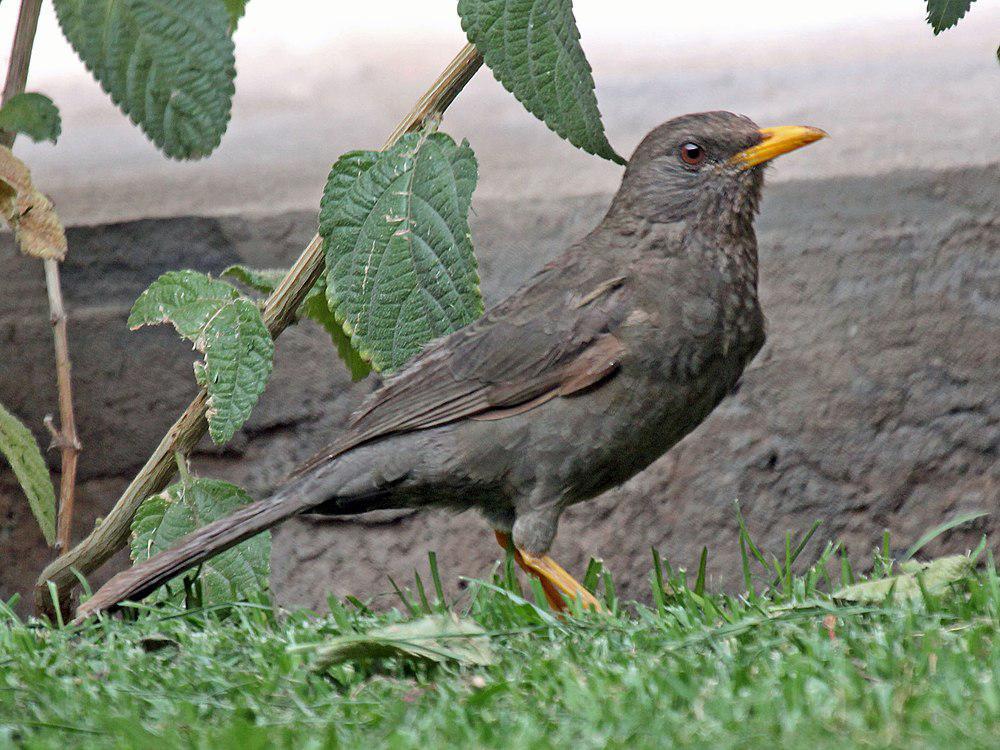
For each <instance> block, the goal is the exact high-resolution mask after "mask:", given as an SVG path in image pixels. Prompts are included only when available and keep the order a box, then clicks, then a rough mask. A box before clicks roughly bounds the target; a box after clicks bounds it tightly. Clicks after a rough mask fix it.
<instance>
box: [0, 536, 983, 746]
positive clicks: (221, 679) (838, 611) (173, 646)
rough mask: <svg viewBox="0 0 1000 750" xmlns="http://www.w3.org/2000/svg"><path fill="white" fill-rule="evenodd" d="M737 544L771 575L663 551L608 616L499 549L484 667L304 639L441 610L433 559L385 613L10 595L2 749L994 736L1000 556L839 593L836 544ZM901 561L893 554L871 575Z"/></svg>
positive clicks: (486, 603)
mask: <svg viewBox="0 0 1000 750" xmlns="http://www.w3.org/2000/svg"><path fill="white" fill-rule="evenodd" d="M740 543H741V548H742V549H743V550H744V551H745V563H744V568H745V575H746V577H747V579H748V580H749V582H750V583H751V584H753V585H754V587H756V588H757V590H758V593H749V594H744V595H743V596H740V597H731V596H725V595H719V594H709V593H706V592H705V590H704V575H703V571H699V573H698V574H697V575H696V576H692V578H693V579H694V582H693V583H689V582H688V581H687V580H686V576H685V575H684V573H683V572H674V571H671V570H670V568H669V566H668V565H666V564H660V563H659V560H658V559H657V562H656V568H655V569H654V570H653V572H652V573H651V575H650V586H651V592H652V595H651V601H652V605H651V606H646V605H640V604H634V603H624V602H620V601H618V600H616V598H615V596H614V593H613V583H612V581H611V579H610V576H607V575H606V574H605V573H604V571H602V570H601V569H600V566H598V565H594V566H592V568H591V570H590V571H588V575H587V580H588V583H590V584H591V585H594V584H596V583H597V582H598V581H600V583H601V589H602V591H601V596H603V598H604V601H605V602H606V603H607V604H608V606H609V609H610V610H611V612H610V613H609V614H608V615H596V614H592V613H581V612H577V614H576V615H575V616H572V617H569V618H565V619H559V618H556V617H554V616H553V615H552V613H551V612H549V611H548V610H547V608H546V607H545V606H544V605H541V606H540V605H538V604H536V603H535V602H536V601H543V600H542V599H541V598H537V599H536V597H535V596H534V594H535V592H534V591H533V590H532V589H530V588H529V589H528V590H527V591H526V592H524V595H522V593H521V592H520V589H518V587H517V582H516V580H515V579H514V578H513V576H512V574H511V570H510V566H509V565H508V566H505V567H501V568H500V570H499V573H498V574H497V575H496V576H495V577H494V579H493V581H492V582H478V583H477V582H473V583H472V585H471V586H470V592H472V593H471V594H470V595H468V596H466V598H465V599H464V600H463V601H462V602H458V603H452V608H453V609H455V610H457V611H459V612H460V613H461V614H463V615H464V616H466V617H468V618H470V619H473V620H475V621H476V622H478V623H479V624H480V625H481V626H482V627H483V628H484V629H485V630H486V631H487V632H488V633H489V637H490V641H491V643H492V648H493V651H494V654H495V656H496V663H495V664H493V665H491V666H487V667H465V666H461V665H458V664H447V665H443V666H428V665H426V664H422V663H410V662H406V661H402V660H389V661H381V662H355V663H347V664H342V665H338V666H334V667H331V668H330V669H329V670H327V671H324V672H320V671H317V670H316V668H315V662H316V653H315V651H314V650H312V649H310V648H303V647H304V646H307V645H308V644H318V643H323V642H325V641H328V640H329V639H330V638H331V637H333V636H336V635H338V634H341V633H344V632H349V631H351V630H360V631H364V630H367V629H370V628H373V627H376V626H378V625H384V624H385V623H386V622H390V621H402V620H407V619H410V618H412V617H414V616H415V615H416V614H419V613H420V612H421V611H424V610H428V611H429V610H439V609H442V608H443V605H442V604H440V595H439V588H438V585H437V577H436V568H435V566H434V564H433V560H432V565H431V568H432V576H431V578H430V579H429V580H430V585H428V586H424V585H423V582H422V581H421V582H420V583H419V585H417V586H416V587H415V589H414V591H412V592H403V594H402V595H403V597H404V601H403V602H402V605H401V608H400V610H399V611H394V612H391V613H382V614H373V613H371V612H370V611H368V610H367V608H366V607H365V606H364V605H363V604H361V603H360V602H354V603H353V604H351V603H349V604H346V605H342V604H340V603H339V602H331V606H332V611H331V613H330V614H327V615H323V616H315V615H312V614H310V613H307V612H303V611H297V612H291V613H284V612H282V613H279V612H277V611H275V610H274V609H273V608H272V606H271V605H270V604H269V603H268V602H267V601H266V600H265V599H263V598H262V599H261V601H259V602H256V603H244V604H240V605H235V606H230V607H226V608H215V609H194V610H189V611H179V610H175V611H168V610H164V609H162V608H161V609H153V608H143V609H141V610H139V612H138V615H137V617H136V618H135V619H134V621H122V620H120V619H115V620H112V619H108V618H105V619H103V620H101V621H97V622H93V623H89V624H87V625H85V626H82V627H79V628H73V629H60V628H58V627H53V626H50V625H47V624H44V623H39V622H27V623H25V622H22V621H20V620H18V619H17V618H16V617H15V616H14V615H13V613H12V612H11V611H10V609H9V607H4V606H3V605H2V604H0V747H6V746H11V747H22V746H23V747H29V748H59V749H60V750H64V748H66V747H116V748H129V747H142V748H146V747H156V748H200V747H204V748H229V747H233V748H239V749H240V750H253V749H254V748H270V747H288V748H312V747H315V748H325V747H340V746H344V747H364V748H368V747H393V748H409V747H419V748H437V747H461V748H491V747H497V748H547V747H554V748H565V747H573V748H598V747H622V748H624V747H628V748H644V747H693V748H729V747H734V748H735V747H739V748H770V747H775V748H792V747H806V748H809V750H813V749H814V748H825V747H836V748H838V749H839V750H846V749H847V748H856V747H871V748H897V747H898V748H937V747H941V748H951V749H954V750H958V748H962V750H965V749H966V748H987V747H989V748H993V747H996V746H997V738H998V737H1000V638H998V627H1000V578H998V575H997V569H996V565H995V563H994V561H993V559H992V557H989V556H988V555H986V557H988V559H987V560H985V561H983V560H982V559H980V564H979V567H978V568H977V569H976V570H973V571H967V572H966V573H964V574H963V576H962V577H961V578H960V579H958V580H955V581H953V582H951V583H950V584H948V585H946V586H945V587H944V588H943V589H938V590H937V592H936V593H932V592H931V591H930V590H929V587H928V586H925V585H924V583H923V582H921V586H920V588H921V594H920V595H919V596H917V597H915V598H914V599H912V600H909V601H892V600H890V599H883V600H881V601H874V602H868V603H858V602H854V603H851V602H844V601H842V600H838V599H834V598H832V597H831V596H829V594H827V593H824V592H825V591H830V590H835V589H836V588H838V587H839V586H840V584H841V580H840V575H837V576H836V580H833V581H831V580H830V579H829V578H828V576H827V574H826V570H827V569H828V568H839V566H837V565H835V564H834V565H829V564H827V563H829V562H832V561H835V555H834V554H833V549H832V548H829V547H828V549H827V552H826V553H825V554H824V556H823V558H822V559H821V561H820V562H819V563H818V564H816V565H814V566H813V567H811V568H809V569H808V570H806V571H805V572H803V573H800V574H798V575H793V574H792V573H791V569H792V564H793V563H794V561H795V558H796V557H797V556H798V551H799V548H800V547H801V545H800V544H797V543H792V541H791V540H789V543H788V545H787V550H783V551H782V553H781V555H779V556H778V559H779V560H780V562H778V561H777V560H775V559H774V558H772V557H770V556H768V555H765V554H763V553H761V552H760V550H758V549H757V548H756V546H755V545H753V543H752V542H751V541H750V539H749V537H748V536H747V535H746V534H745V533H744V534H741V538H740ZM980 557H983V556H982V555H981V556H980ZM764 566H766V567H764ZM891 569H892V564H891V562H890V561H888V560H887V559H886V558H885V557H884V556H883V555H879V556H877V557H876V563H875V568H874V572H873V573H872V575H873V576H874V577H879V576H882V575H885V574H887V573H888V572H890V570H891ZM761 571H764V572H763V573H762V572H761ZM841 572H842V574H843V576H845V577H846V578H847V579H848V580H851V579H853V577H854V576H853V573H852V572H851V570H850V568H849V566H847V565H846V564H845V565H844V566H843V568H842V570H841ZM750 590H751V592H752V591H753V588H751V589H750ZM435 592H437V593H438V595H437V596H435Z"/></svg>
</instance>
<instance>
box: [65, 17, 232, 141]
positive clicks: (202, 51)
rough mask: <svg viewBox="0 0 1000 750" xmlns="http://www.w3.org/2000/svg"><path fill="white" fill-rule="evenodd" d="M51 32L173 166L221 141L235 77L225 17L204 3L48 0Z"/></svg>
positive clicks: (228, 24)
mask: <svg viewBox="0 0 1000 750" xmlns="http://www.w3.org/2000/svg"><path fill="white" fill-rule="evenodd" d="M54 4H55V8H56V14H57V15H58V17H59V25H60V26H61V27H62V30H63V33H64V34H65V35H66V38H67V39H68V40H69V42H70V44H72V45H73V49H75V50H76V52H77V54H78V55H79V56H80V59H81V60H83V62H84V64H85V65H86V66H87V69H88V70H90V72H91V73H93V74H94V77H95V78H96V79H97V80H98V81H99V82H100V84H101V87H102V88H103V89H104V90H105V91H106V92H107V93H108V94H109V95H110V96H111V99H112V100H113V101H114V102H115V104H117V105H118V106H119V107H120V108H121V110H122V111H123V112H124V113H125V114H127V115H128V116H129V118H131V119H132V121H133V122H135V123H136V124H137V125H139V127H140V128H142V130H143V132H144V133H145V134H146V135H147V136H149V138H150V139H151V140H152V141H153V142H154V143H155V144H156V145H157V146H158V147H159V148H160V149H161V150H162V151H163V153H164V154H166V155H167V156H169V157H171V158H175V159H199V158H201V157H203V156H207V155H208V154H210V153H211V152H212V151H213V150H214V149H215V147H216V146H218V145H219V142H220V141H221V140H222V134H223V133H225V131H226V126H227V125H228V124H229V115H230V110H231V107H232V98H233V91H234V85H233V81H234V79H235V77H236V65H235V58H234V54H233V41H232V39H231V38H230V33H229V27H230V23H231V17H230V14H229V11H228V10H227V8H226V6H225V5H224V4H223V3H221V2H218V1H217V0H212V1H211V2H205V0H170V1H169V2H168V0H116V1H115V2H108V0H54Z"/></svg>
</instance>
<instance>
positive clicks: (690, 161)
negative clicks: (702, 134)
mask: <svg viewBox="0 0 1000 750" xmlns="http://www.w3.org/2000/svg"><path fill="white" fill-rule="evenodd" d="M680 154H681V161H682V162H684V163H685V164H687V165H689V166H692V167H697V166H699V165H700V164H701V163H702V162H703V161H705V149H703V148H702V147H701V146H699V145H698V144H697V143H692V142H690V141H689V142H688V143H685V144H683V145H682V146H681V148H680Z"/></svg>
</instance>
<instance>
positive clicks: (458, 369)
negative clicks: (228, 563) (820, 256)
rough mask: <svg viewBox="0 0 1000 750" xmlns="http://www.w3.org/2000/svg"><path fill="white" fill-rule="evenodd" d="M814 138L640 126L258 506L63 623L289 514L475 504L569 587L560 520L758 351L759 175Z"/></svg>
mask: <svg viewBox="0 0 1000 750" xmlns="http://www.w3.org/2000/svg"><path fill="white" fill-rule="evenodd" d="M825 135H826V134H825V133H824V132H823V131H822V130H818V129H816V128H810V127H802V126H790V127H778V128H764V129H760V128H758V127H757V126H756V125H755V124H754V123H753V122H751V121H750V120H749V119H747V118H746V117H740V116H737V115H734V114H731V113H729V112H706V113H701V114H692V115H686V116H684V117H678V118H676V119H674V120H670V121H669V122H667V123H665V124H663V125H661V126H659V127H658V128H656V129H655V130H653V131H652V132H651V133H650V134H649V135H647V136H646V138H645V139H643V141H642V143H640V144H639V147H638V148H637V149H636V151H635V153H634V154H633V155H632V158H631V159H630V160H629V163H628V166H627V167H626V169H625V175H624V178H623V179H622V184H621V188H620V189H619V190H618V193H617V194H616V195H615V197H614V200H613V201H612V203H611V207H610V209H609V210H608V213H607V215H606V216H605V217H604V219H603V220H602V221H601V223H600V224H599V225H598V226H597V228H596V229H594V230H593V231H592V232H591V233H590V234H588V235H587V236H586V237H584V238H583V239H582V240H580V241H579V242H577V243H576V244H575V245H573V246H572V247H570V248H569V249H568V250H567V251H566V252H565V253H564V254H563V255H562V256H560V257H559V258H558V259H556V260H555V261H553V262H551V263H549V264H548V265H547V266H545V267H544V268H542V269H541V270H540V271H539V272H538V273H537V274H535V276H534V277H532V278H531V280H530V281H529V282H528V283H527V285H525V286H524V287H522V288H521V289H520V290H518V291H517V292H515V293H514V294H513V295H512V296H511V297H509V298H508V299H506V300H505V301H503V302H501V303H500V304H499V305H497V306H496V307H494V308H492V309H491V310H489V311H488V312H487V313H486V314H485V315H484V316H483V317H482V318H481V319H479V320H477V321H476V322H475V323H472V324H471V325H469V326H467V327H465V328H463V329H461V330H459V331H457V332H455V333H453V334H451V335H448V336H445V337H443V338H441V339H438V340H437V341H435V342H433V343H432V344H430V345H429V346H428V347H427V348H426V349H425V350H424V351H423V352H422V353H421V354H419V355H418V356H417V357H415V358H414V359H413V360H412V361H411V362H410V363H409V364H408V365H407V366H406V368H405V369H404V370H402V371H401V372H400V373H399V374H397V375H395V376H393V377H391V378H389V379H388V380H387V381H386V382H385V384H384V385H382V386H381V387H380V388H379V389H378V390H377V391H376V392H375V393H374V394H372V396H371V397H370V398H369V399H368V401H367V402H365V403H364V404H363V405H362V406H361V408H360V409H359V410H358V411H357V412H356V413H355V414H354V416H353V418H352V420H351V422H350V425H349V426H348V428H347V429H346V431H345V432H344V433H343V435H341V436H340V437H339V438H338V439H337V440H336V442H334V443H333V444H332V445H331V446H330V447H329V448H327V449H326V450H324V451H323V452H321V453H320V454H319V455H317V456H316V457H315V458H313V459H312V460H311V461H309V462H308V463H307V464H306V465H305V466H303V467H302V468H301V469H299V470H298V471H297V472H296V473H295V474H294V475H293V477H292V478H291V479H290V480H289V481H288V482H287V483H286V484H284V485H283V486H282V487H281V488H279V489H278V491H277V492H276V493H275V494H273V495H272V496H271V497H270V498H268V499H266V500H262V501H259V502H256V503H252V504H250V505H247V506H246V507H244V508H241V509H240V510H239V511H237V512H236V513H234V514H232V515H231V516H229V517H227V518H224V519H221V520H218V521H215V522H214V523H211V524H209V525H207V526H205V527H204V528H201V529H199V530H197V531H195V532H194V533H192V534H190V535H189V536H187V537H185V538H184V539H182V540H181V541H179V542H178V544H177V546H176V547H174V548H173V549H171V550H168V551H166V552H163V553H161V554H159V555H156V556H154V557H152V558H151V559H149V560H148V561H146V562H144V563H141V564H139V565H137V566H135V567H134V568H131V569H130V570H127V571H125V572H123V573H119V574H118V575H116V576H115V577H114V578H112V579H111V580H110V581H109V582H108V583H107V584H106V585H105V586H104V587H103V588H102V589H100V590H99V591H98V592H97V593H96V594H95V595H94V597H93V598H91V599H90V600H89V601H87V602H85V603H84V604H83V605H81V607H80V608H79V610H78V612H77V615H78V619H79V618H82V617H86V616H87V615H89V614H92V613H94V612H96V611H99V610H103V609H107V608H109V607H112V606H114V605H116V604H117V603H119V602H121V601H123V600H125V599H135V598H138V597H141V596H144V595H145V594H147V593H149V592H150V591H152V590H153V589H154V588H156V587H157V586H159V585H161V584H162V583H164V582H166V581H168V580H169V579H171V578H173V577H174V576H176V575H177V574H179V573H181V572H183V571H184V570H186V569H187V568H189V567H191V566H193V565H195V564H197V563H199V562H201V561H203V560H205V559H207V558H209V557H212V556H213V555H216V554H218V553H220V552H222V551H223V550H225V549H227V548H229V547H231V546H233V545H234V544H237V543H239V542H241V541H243V540H244V539H247V538H248V537H250V536H253V535H254V534H257V533H259V532H261V531H263V530H264V529H267V528H270V527H271V526H274V525H275V524H277V523H279V522H280V521H282V520H284V519H286V518H288V517H289V516H292V515H295V514H298V513H306V512H308V513H332V514H350V513H362V512H365V511H370V510H375V509H386V508H413V507H423V506H429V505H438V506H447V507H451V508H454V509H456V510H463V509H466V508H470V507H475V508H478V509H479V510H480V512H481V513H482V514H483V515H484V516H485V517H486V519H487V521H488V522H489V523H490V524H491V525H492V526H493V528H494V529H495V531H496V536H497V539H498V541H500V543H501V544H502V545H504V546H507V545H508V544H509V543H510V540H511V539H512V541H513V547H514V550H515V557H516V559H517V561H518V563H520V564H521V566H522V567H524V568H525V570H527V571H528V572H530V573H531V574H533V575H536V576H537V577H538V578H539V579H540V580H541V582H542V585H543V588H544V590H545V592H546V595H547V596H548V598H549V600H550V602H551V603H552V604H553V605H554V606H556V607H562V606H565V601H564V599H563V597H564V596H565V597H569V598H574V597H579V598H580V599H582V600H583V603H584V604H585V605H586V606H591V607H594V608H597V607H598V604H597V601H596V600H595V599H594V598H593V596H591V595H590V594H589V593H588V592H587V591H586V589H584V588H583V586H581V585H580V584H579V583H577V582H576V581H575V580H574V579H573V578H572V577H571V576H570V575H569V574H568V573H567V572H566V571H564V570H563V569H562V568H561V567H559V566H558V565H557V564H556V563H555V562H554V561H553V560H552V559H551V558H550V557H548V555H547V554H546V553H547V552H548V549H549V547H550V545H551V544H552V540H553V538H554V537H555V534H556V527H557V525H558V523H559V517H560V515H561V514H562V512H563V511H564V510H565V509H566V508H567V507H568V506H570V505H573V504H574V503H578V502H580V501H582V500H587V499H589V498H592V497H594V496H596V495H599V494H600V493H602V492H604V491H605V490H607V489H610V488H612V487H615V486H617V485H619V484H621V483H622V482H624V481H625V480H626V479H628V478H629V477H631V476H633V475H634V474H636V473H637V472H639V471H641V470H642V469H643V468H645V467H646V466H648V465H649V464H650V463H652V462H653V461H654V460H655V459H657V458H658V457H660V456H662V455H663V454H664V453H666V452H667V451H668V450H669V449H670V448H671V447H672V446H673V445H674V444H676V443H677V442H678V441H679V440H680V439H681V438H683V437H684V436H685V435H687V434H688V433H689V432H691V430H693V429H694V428H695V427H697V426H698V425H699V424H700V423H701V422H702V420H704V419H705V417H707V416H708V414H709V413H710V412H711V411H712V409H714V408H715V406H716V405H717V404H718V403H719V402H720V401H721V400H722V399H723V398H724V397H725V396H726V394H728V393H729V392H731V391H732V390H733V388H734V386H735V385H736V383H737V380H738V379H739V377H740V375H741V373H742V372H743V369H744V368H745V367H746V365H747V363H748V362H750V360H751V359H752V358H753V357H754V355H756V354H757V352H758V351H759V350H760V348H761V346H762V345H763V343H764V316H763V313H762V312H761V308H760V304H759V301H758V299H757V239H756V235H755V234H754V227H753V222H754V217H755V216H756V213H757V209H758V204H759V201H760V195H761V188H762V186H763V165H765V164H766V163H767V162H768V161H770V160H771V159H773V158H774V157H776V156H779V155H781V154H784V153H786V152H788V151H792V150H793V149H797V148H799V147H801V146H804V145H806V144H809V143H812V142H813V141H816V140H818V139H820V138H822V137H823V136H825Z"/></svg>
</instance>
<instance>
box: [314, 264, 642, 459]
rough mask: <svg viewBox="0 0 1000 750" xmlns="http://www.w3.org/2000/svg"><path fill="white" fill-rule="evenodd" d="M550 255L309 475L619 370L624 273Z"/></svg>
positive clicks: (368, 405) (439, 345) (421, 364)
mask: <svg viewBox="0 0 1000 750" xmlns="http://www.w3.org/2000/svg"><path fill="white" fill-rule="evenodd" d="M579 272H580V268H578V267H577V263H575V262H573V261H572V259H571V260H570V261H569V262H567V259H565V258H564V259H561V260H560V262H559V263H554V264H550V266H547V267H546V268H545V269H543V270H542V272H540V273H539V274H538V276H536V279H535V281H534V283H532V284H530V285H528V286H527V287H525V288H523V289H522V290H521V291H520V292H518V293H517V294H515V295H514V296H513V297H510V298H509V299H507V300H506V301H505V302H503V303H501V304H500V305H498V306H497V307H495V308H493V309H492V310H490V312H488V313H487V314H486V315H485V316H484V317H483V318H481V319H480V320H478V321H476V322H475V323H473V324H471V325H469V326H467V327H465V328H463V329H461V330H459V331H456V332H455V333H453V334H451V335H449V336H446V337H444V338H442V339H440V340H439V341H437V342H435V343H433V344H432V345H431V346H430V347H429V348H428V349H426V350H425V351H424V352H422V353H421V354H420V355H419V356H417V357H416V358H415V359H414V360H413V361H412V362H411V363H410V364H409V365H407V367H406V368H405V369H404V370H403V371H402V372H401V373H399V374H398V375H396V376H394V377H392V378H390V379H388V380H387V381H386V383H385V384H384V385H383V386H382V387H381V388H379V389H378V390H377V391H376V392H375V393H373V394H372V395H371V397H369V399H368V400H367V401H366V402H365V403H364V404H363V405H362V406H361V408H360V409H359V410H358V411H357V412H355V414H354V415H353V417H352V419H351V423H350V426H349V429H348V431H347V433H346V434H345V435H344V436H343V437H342V438H341V439H340V440H338V441H337V442H336V443H334V444H333V445H331V446H329V447H328V448H327V449H326V450H324V451H322V452H320V453H319V454H317V455H316V456H315V457H313V458H312V459H310V460H309V461H308V462H307V463H306V464H304V465H303V466H302V467H300V468H299V469H297V470H296V472H295V473H296V474H301V473H304V472H306V471H308V470H309V469H311V468H313V467H314V466H317V465H319V464H321V463H323V462H325V461H327V460H329V459H331V458H334V457H335V456H337V455H339V454H341V453H344V452H345V451H347V450H350V449H351V448H353V447H355V446H357V445H359V444H361V443H365V442H368V441H370V440H374V439H376V438H379V437H382V436H385V435H389V434H393V433H399V432H409V431H412V430H421V429H426V428H429V427H435V426H438V425H442V424H446V423H449V422H454V421H457V420H460V419H465V418H470V417H473V418H477V419H503V418H506V417H509V416H512V415H514V414H519V413H522V412H524V411H526V410H528V409H531V408H535V407H536V406H538V405H540V404H542V403H544V402H545V401H547V400H549V399H551V398H555V397H557V396H568V395H571V394H573V393H577V392H579V391H581V390H584V389H586V388H588V387H590V386H593V385H595V384H597V383H598V382H600V381H602V380H604V379H605V378H608V377H610V376H611V375H613V374H614V373H615V372H616V371H617V369H618V367H619V362H620V360H621V357H622V355H623V353H624V347H623V345H622V343H621V342H620V341H619V339H618V338H616V337H615V336H614V334H613V333H612V330H613V329H614V328H615V327H616V324H617V322H619V321H620V318H622V317H623V315H624V313H623V310H624V304H623V302H622V298H623V295H622V294H621V293H620V290H622V287H623V286H624V284H625V279H624V277H622V276H613V275H610V274H609V273H606V272H605V273H603V274H602V273H600V272H597V273H596V274H595V273H593V272H592V273H589V274H583V275H584V277H585V278H583V279H582V281H583V282H584V286H583V287H582V288H583V289H585V290H586V291H584V292H583V293H580V292H579V291H576V289H579V288H580V287H579V286H578V285H579V284H580V282H581V279H580V273H579Z"/></svg>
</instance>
